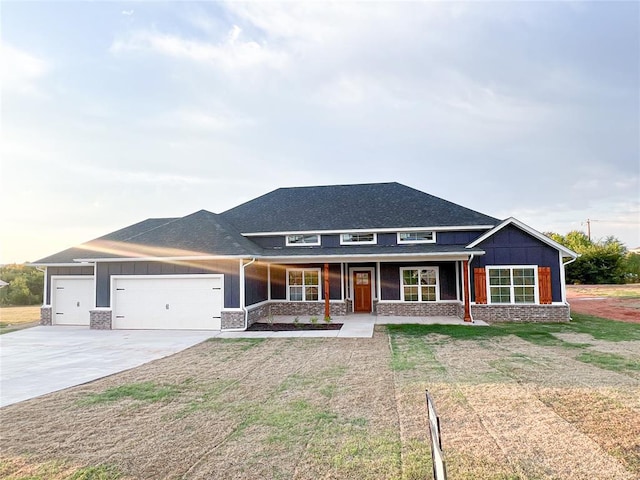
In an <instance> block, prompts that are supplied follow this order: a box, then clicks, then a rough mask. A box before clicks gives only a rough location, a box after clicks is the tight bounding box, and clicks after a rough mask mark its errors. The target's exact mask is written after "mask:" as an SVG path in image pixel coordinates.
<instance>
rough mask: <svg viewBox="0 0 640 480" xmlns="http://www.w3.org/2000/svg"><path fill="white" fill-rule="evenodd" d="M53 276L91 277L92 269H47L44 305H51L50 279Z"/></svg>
mask: <svg viewBox="0 0 640 480" xmlns="http://www.w3.org/2000/svg"><path fill="white" fill-rule="evenodd" d="M53 275H93V267H47V288H46V292H47V298H46V299H45V301H44V303H45V305H51V277H52V276H53Z"/></svg>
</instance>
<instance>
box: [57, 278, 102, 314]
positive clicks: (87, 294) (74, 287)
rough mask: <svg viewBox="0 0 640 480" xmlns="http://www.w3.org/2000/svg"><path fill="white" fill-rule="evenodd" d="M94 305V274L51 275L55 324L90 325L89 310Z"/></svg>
mask: <svg viewBox="0 0 640 480" xmlns="http://www.w3.org/2000/svg"><path fill="white" fill-rule="evenodd" d="M93 305H94V301H93V276H89V275H87V276H83V277H62V276H60V277H58V276H52V277H51V310H52V322H53V324H54V325H89V310H91V309H92V308H93Z"/></svg>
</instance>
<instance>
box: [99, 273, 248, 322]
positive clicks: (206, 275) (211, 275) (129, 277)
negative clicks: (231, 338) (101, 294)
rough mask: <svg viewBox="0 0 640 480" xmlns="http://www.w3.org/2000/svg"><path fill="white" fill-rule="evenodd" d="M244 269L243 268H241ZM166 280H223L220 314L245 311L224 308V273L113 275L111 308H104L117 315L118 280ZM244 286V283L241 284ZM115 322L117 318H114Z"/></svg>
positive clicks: (110, 288) (110, 296) (110, 290)
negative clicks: (116, 291)
mask: <svg viewBox="0 0 640 480" xmlns="http://www.w3.org/2000/svg"><path fill="white" fill-rule="evenodd" d="M241 269H242V267H241ZM165 278H188V279H192V278H194V279H195V278H219V279H220V280H221V282H220V300H221V303H222V305H221V306H220V312H224V311H230V310H233V311H241V312H242V311H244V310H243V309H242V308H224V274H222V273H190V274H169V275H163V274H158V275H111V277H110V279H109V303H110V305H111V306H110V307H104V308H110V309H111V310H113V312H114V315H115V305H114V304H113V300H114V298H115V296H114V295H113V293H114V284H115V282H116V280H119V279H120V280H124V279H127V280H150V279H165ZM241 285H242V283H241ZM114 320H115V317H114Z"/></svg>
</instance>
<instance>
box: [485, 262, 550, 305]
mask: <svg viewBox="0 0 640 480" xmlns="http://www.w3.org/2000/svg"><path fill="white" fill-rule="evenodd" d="M484 268H485V272H486V275H485V277H486V278H485V282H486V289H487V305H540V284H539V280H538V265H487V266H485V267H484ZM516 268H522V269H524V268H528V269H532V270H533V278H534V284H533V303H516V302H515V293H514V291H513V289H514V287H515V286H514V284H513V270H514V269H516ZM490 270H510V271H511V273H510V276H511V283H510V284H509V296H510V300H511V301H510V302H509V303H504V302H500V303H498V302H496V303H494V302H492V301H491V287H492V285H490V278H489V271H490ZM518 286H519V287H530V286H531V285H518ZM493 287H506V285H493Z"/></svg>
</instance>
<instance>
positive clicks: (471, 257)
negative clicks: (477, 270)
mask: <svg viewBox="0 0 640 480" xmlns="http://www.w3.org/2000/svg"><path fill="white" fill-rule="evenodd" d="M473 257H475V254H474V253H472V254H471V256H470V257H469V263H468V264H467V268H468V269H469V273H468V274H467V276H468V278H469V285H467V290H468V292H469V316H470V317H471V323H474V320H473V313H472V312H471V262H473Z"/></svg>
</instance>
